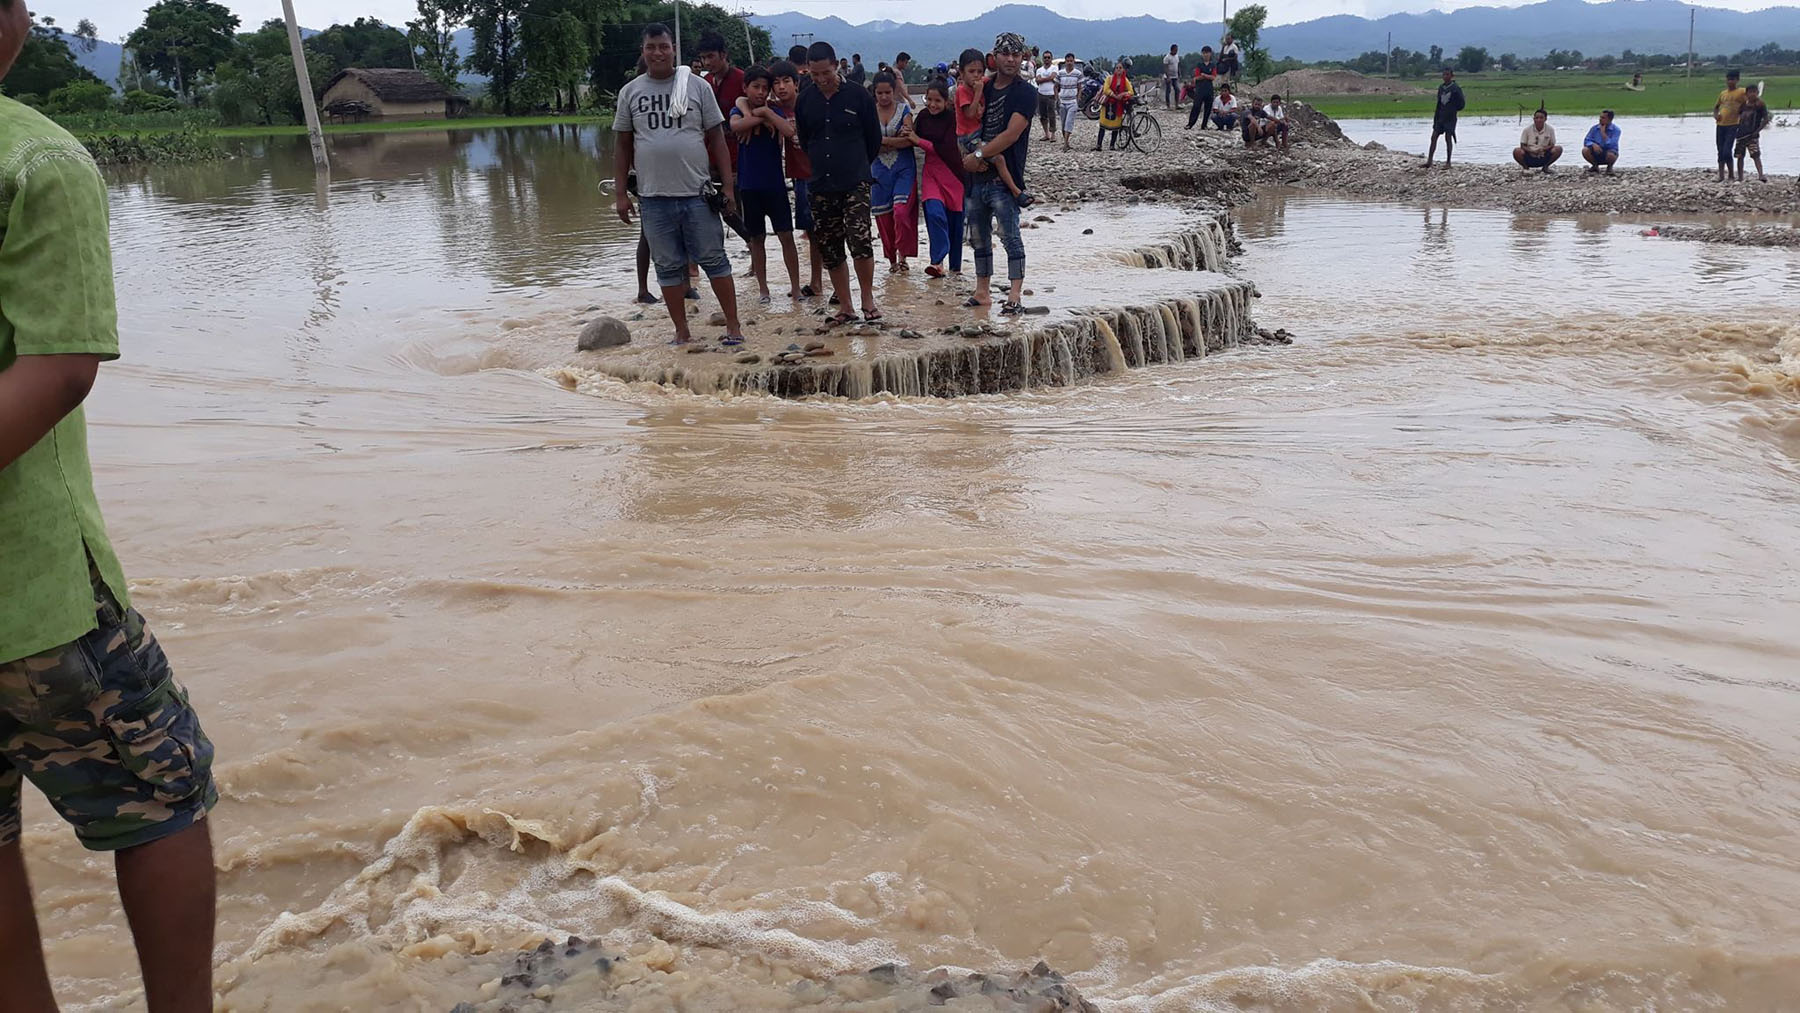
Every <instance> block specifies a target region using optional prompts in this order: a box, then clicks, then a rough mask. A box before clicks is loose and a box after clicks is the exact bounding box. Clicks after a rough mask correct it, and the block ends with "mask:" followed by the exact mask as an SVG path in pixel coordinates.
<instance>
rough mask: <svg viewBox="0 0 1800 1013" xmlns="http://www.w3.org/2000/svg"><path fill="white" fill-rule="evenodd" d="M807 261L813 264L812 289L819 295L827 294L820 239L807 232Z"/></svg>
mask: <svg viewBox="0 0 1800 1013" xmlns="http://www.w3.org/2000/svg"><path fill="white" fill-rule="evenodd" d="M806 262H807V263H808V264H810V265H812V290H813V292H815V293H817V294H818V295H824V294H825V261H824V259H823V258H822V257H820V256H819V241H818V240H816V239H814V238H813V234H812V233H811V232H808V233H807V234H806Z"/></svg>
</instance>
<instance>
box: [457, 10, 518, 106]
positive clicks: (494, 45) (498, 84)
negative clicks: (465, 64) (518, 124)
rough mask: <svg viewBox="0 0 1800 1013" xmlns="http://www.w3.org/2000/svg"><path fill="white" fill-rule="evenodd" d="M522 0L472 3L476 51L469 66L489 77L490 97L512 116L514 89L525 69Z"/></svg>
mask: <svg viewBox="0 0 1800 1013" xmlns="http://www.w3.org/2000/svg"><path fill="white" fill-rule="evenodd" d="M523 15H524V3H523V2H522V0H469V25H470V27H472V28H474V29H475V51H474V52H473V53H470V54H469V67H470V68H471V69H472V70H474V71H475V72H476V73H477V74H486V75H487V76H488V96H489V97H490V98H492V99H493V100H494V101H496V102H498V103H499V104H500V111H501V112H503V113H505V114H506V115H508V116H511V115H512V111H513V99H514V97H515V96H514V94H513V92H514V89H515V88H516V87H517V85H518V83H519V77H520V75H521V72H522V71H523V70H524V67H523V62H524V61H523V60H522V59H521V54H520V52H519V43H520V39H519V28H520V21H521V19H522V17H523Z"/></svg>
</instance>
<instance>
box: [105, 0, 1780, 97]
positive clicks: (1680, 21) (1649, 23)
mask: <svg viewBox="0 0 1800 1013" xmlns="http://www.w3.org/2000/svg"><path fill="white" fill-rule="evenodd" d="M1693 9H1695V8H1691V7H1690V6H1689V5H1687V4H1684V3H1681V2H1679V0H1607V2H1605V3H1587V2H1585V0H1544V2H1543V3H1535V4H1528V5H1526V6H1524V7H1465V8H1462V9H1461V10H1455V11H1449V12H1444V11H1426V12H1425V13H1422V14H1390V15H1388V16H1387V17H1385V18H1378V19H1375V20H1370V19H1368V18H1359V17H1352V16H1350V15H1347V14H1339V15H1334V16H1332V17H1328V18H1319V19H1317V20H1314V21H1303V22H1300V23H1299V24H1293V25H1276V26H1275V27H1272V28H1266V29H1264V30H1263V44H1264V45H1265V46H1266V47H1267V48H1268V49H1269V51H1270V52H1271V53H1273V54H1274V55H1275V56H1277V57H1293V58H1295V59H1299V60H1348V59H1351V58H1353V57H1356V56H1358V55H1360V54H1362V53H1365V52H1368V51H1369V50H1380V49H1381V48H1382V47H1383V46H1384V45H1385V44H1386V40H1387V36H1388V33H1389V32H1392V33H1393V36H1394V45H1396V46H1404V47H1406V48H1407V49H1416V50H1419V51H1421V52H1423V51H1425V50H1429V49H1430V48H1431V47H1432V46H1442V47H1443V48H1444V52H1446V53H1455V52H1456V51H1457V50H1459V49H1461V48H1462V47H1463V46H1485V47H1487V50H1488V52H1490V53H1492V54H1493V55H1495V56H1499V55H1500V54H1501V53H1517V54H1519V55H1520V56H1542V55H1543V54H1544V53H1546V52H1549V51H1550V50H1552V49H1579V50H1581V51H1582V52H1584V53H1588V54H1593V55H1598V54H1602V53H1615V54H1616V53H1618V52H1620V51H1622V50H1626V49H1632V50H1636V51H1637V52H1640V53H1685V52H1687V41H1688V35H1687V33H1688V12H1689V11H1690V10H1693ZM1698 11H1699V19H1698V20H1697V21H1696V23H1695V29H1694V48H1695V49H1696V50H1697V51H1698V52H1699V53H1700V54H1701V55H1716V54H1719V53H1736V52H1738V51H1739V50H1742V49H1754V48H1756V47H1758V46H1761V45H1763V44H1765V43H1769V42H1776V43H1780V44H1781V45H1782V46H1784V47H1787V48H1800V7H1771V8H1768V9H1766V10H1760V11H1750V12H1748V13H1745V12H1739V11H1732V10H1725V9H1723V8H1718V7H1700V8H1698ZM751 20H753V21H755V22H756V23H757V24H759V25H761V26H763V27H764V28H767V29H768V30H769V35H770V37H771V38H772V39H773V40H774V42H775V46H776V48H777V49H778V50H785V49H786V48H787V47H788V46H790V45H792V44H793V43H794V42H795V41H796V39H795V36H796V35H798V36H802V37H803V38H801V39H800V40H798V41H820V40H823V41H826V42H830V43H831V44H832V45H833V46H835V47H836V48H837V50H838V54H839V55H841V56H845V57H848V56H849V55H850V54H851V53H861V54H863V60H864V61H865V62H866V63H867V64H868V66H869V69H870V70H871V71H872V70H874V69H875V65H876V63H878V62H880V61H882V60H888V61H892V60H893V58H894V54H895V53H898V52H900V51H902V50H905V51H906V52H909V53H911V54H913V56H915V57H916V58H918V59H919V60H921V61H924V62H926V63H936V62H938V61H939V60H950V59H953V58H954V56H955V54H956V53H958V52H960V51H961V50H962V49H963V48H964V47H965V46H977V47H985V46H987V45H989V44H991V43H992V42H993V39H994V36H995V34H997V33H999V32H1018V33H1019V34H1021V35H1023V36H1025V39H1026V41H1027V42H1029V43H1031V44H1032V45H1034V46H1039V47H1043V46H1048V47H1050V48H1051V49H1052V50H1054V51H1056V52H1057V53H1064V52H1068V51H1070V50H1074V51H1075V52H1077V53H1079V54H1081V55H1082V56H1084V57H1086V56H1117V55H1119V54H1121V53H1127V54H1130V53H1157V52H1162V51H1164V50H1166V49H1168V47H1169V44H1170V43H1171V42H1175V43H1179V44H1180V45H1181V48H1182V49H1183V50H1184V51H1185V50H1197V49H1199V48H1200V47H1201V46H1202V45H1205V44H1207V43H1209V42H1210V43H1215V44H1216V43H1217V41H1218V38H1219V23H1218V22H1216V21H1211V22H1199V21H1164V20H1162V19H1160V18H1153V17H1148V16H1139V17H1129V18H1113V19H1110V20H1106V21H1084V20H1081V19H1079V18H1067V17H1064V16H1062V15H1061V14H1058V13H1056V12H1055V11H1051V10H1047V9H1045V8H1043V7H1036V6H1029V5H1025V4H1008V5H1006V6H1004V7H996V8H994V9H993V10H991V11H988V12H987V13H986V14H982V15H979V16H977V17H975V18H972V19H970V20H968V21H957V22H953V23H950V24H943V25H917V24H912V23H910V22H909V23H898V22H894V21H886V20H883V21H869V22H866V23H864V24H861V25H852V24H850V23H849V22H847V21H845V20H843V19H842V18H838V17H829V18H815V17H812V16H810V15H806V14H797V13H788V14H772V15H768V16H761V15H758V16H754V17H753V18H752V19H751ZM301 31H302V33H303V34H305V35H312V34H315V33H314V32H313V30H311V29H302V30H301ZM807 36H809V37H810V38H804V37H807ZM456 38H457V47H458V49H459V50H461V51H462V52H465V53H466V52H468V51H469V49H470V48H471V46H472V42H473V39H472V33H471V32H470V31H469V30H468V29H466V28H465V29H463V30H462V31H461V32H458V33H457V37H456ZM75 56H76V59H77V60H78V61H79V62H80V63H81V65H82V66H84V67H86V68H88V69H89V70H91V71H93V72H94V73H95V74H96V75H98V76H99V78H100V79H101V80H102V81H106V82H107V83H109V84H111V83H115V82H116V81H117V79H118V73H119V56H120V47H119V44H118V43H116V42H102V43H100V44H99V45H98V46H96V47H95V48H94V51H93V52H92V53H80V52H78V53H76V54H75ZM465 80H467V81H479V80H481V79H480V78H477V77H468V76H465Z"/></svg>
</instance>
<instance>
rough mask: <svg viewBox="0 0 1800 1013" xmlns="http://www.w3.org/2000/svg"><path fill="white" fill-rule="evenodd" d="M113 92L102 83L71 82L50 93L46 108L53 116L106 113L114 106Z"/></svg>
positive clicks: (45, 103)
mask: <svg viewBox="0 0 1800 1013" xmlns="http://www.w3.org/2000/svg"><path fill="white" fill-rule="evenodd" d="M112 101H113V91H112V89H111V88H109V87H107V86H106V84H105V83H104V82H101V81H71V82H70V83H68V84H65V85H63V86H62V87H61V88H58V89H56V90H55V91H53V92H51V93H50V96H49V98H48V99H47V100H46V101H45V102H44V108H45V110H47V111H48V112H49V113H50V114H51V115H57V114H61V113H98V112H105V111H106V109H107V108H108V107H110V106H111V105H112Z"/></svg>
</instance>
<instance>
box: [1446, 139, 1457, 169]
mask: <svg viewBox="0 0 1800 1013" xmlns="http://www.w3.org/2000/svg"><path fill="white" fill-rule="evenodd" d="M1454 147H1456V141H1455V140H1454V139H1452V138H1451V136H1450V135H1449V134H1445V135H1444V168H1446V169H1448V168H1450V149H1452V148H1454Z"/></svg>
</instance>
